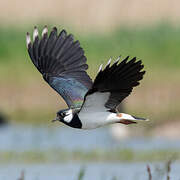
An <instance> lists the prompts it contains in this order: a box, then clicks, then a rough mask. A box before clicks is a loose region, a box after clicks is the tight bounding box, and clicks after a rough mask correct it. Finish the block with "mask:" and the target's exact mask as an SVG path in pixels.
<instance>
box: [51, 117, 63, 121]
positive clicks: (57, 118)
mask: <svg viewBox="0 0 180 180" xmlns="http://www.w3.org/2000/svg"><path fill="white" fill-rule="evenodd" d="M60 120H61V119H60V117H59V116H58V115H56V118H55V119H53V120H52V121H51V122H55V121H60Z"/></svg>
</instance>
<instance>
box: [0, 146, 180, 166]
mask: <svg viewBox="0 0 180 180" xmlns="http://www.w3.org/2000/svg"><path fill="white" fill-rule="evenodd" d="M170 159H173V160H180V152H179V151H178V150H173V149H169V150H168V149H162V150H160V149H159V150H141V151H134V150H132V149H117V150H112V151H107V150H102V149H101V150H93V151H82V150H76V151H67V150H64V149H49V150H44V151H40V150H30V151H22V152H18V151H14V150H13V151H0V161H1V163H9V162H11V163H13V162H16V163H32V164H33V163H60V162H61V163H63V162H73V161H74V162H79V161H82V162H166V161H168V160H170Z"/></svg>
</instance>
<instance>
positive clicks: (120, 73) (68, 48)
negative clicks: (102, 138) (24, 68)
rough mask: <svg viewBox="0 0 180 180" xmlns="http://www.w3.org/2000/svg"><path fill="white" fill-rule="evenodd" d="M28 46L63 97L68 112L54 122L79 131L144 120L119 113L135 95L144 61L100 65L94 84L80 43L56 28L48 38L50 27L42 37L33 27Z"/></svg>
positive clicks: (48, 81) (27, 36)
mask: <svg viewBox="0 0 180 180" xmlns="http://www.w3.org/2000/svg"><path fill="white" fill-rule="evenodd" d="M26 45H27V50H28V53H29V56H30V58H31V60H32V63H33V64H34V65H35V67H36V68H37V69H38V71H39V72H40V73H41V74H42V76H43V78H44V80H45V81H46V82H47V83H48V84H49V85H50V86H51V87H52V88H53V89H54V90H55V91H56V92H57V93H58V94H59V95H61V96H62V97H63V99H64V100H65V102H66V103H67V105H68V109H63V110H60V111H58V112H57V114H56V118H55V119H54V120H53V121H60V122H63V123H64V124H66V125H68V126H70V127H73V128H80V129H94V128H98V127H101V126H104V125H107V124H113V123H122V124H125V125H127V124H132V123H137V122H138V121H140V120H146V119H145V118H138V117H135V116H132V115H129V114H125V113H123V112H120V111H119V109H118V106H119V104H120V103H121V102H122V101H123V100H124V99H125V98H126V97H127V96H128V95H129V94H130V93H131V92H132V89H133V88H134V87H135V86H138V85H139V81H140V80H141V79H142V78H143V75H144V74H145V71H143V70H142V69H143V68H144V66H143V65H142V62H141V61H140V60H139V61H137V60H136V57H134V58H132V59H131V60H129V56H128V57H126V58H125V59H124V60H122V61H120V58H118V59H117V60H116V61H114V62H113V63H111V59H110V60H109V61H108V63H107V64H106V66H105V67H104V68H103V66H102V65H101V66H100V68H99V71H98V73H97V76H96V78H95V80H94V81H92V79H91V78H90V77H89V75H88V74H87V72H86V70H87V69H88V65H87V64H86V61H87V59H86V57H85V55H84V51H83V49H82V48H81V46H80V43H79V41H78V40H76V41H75V40H74V37H73V35H72V34H67V32H66V31H65V30H62V31H61V32H60V33H59V34H58V32H57V28H56V27H54V28H53V29H52V31H51V32H50V34H49V35H48V28H47V26H45V27H44V29H43V30H42V36H41V37H40V36H39V33H38V29H37V27H35V28H34V32H33V40H32V41H31V37H30V34H29V33H27V35H26Z"/></svg>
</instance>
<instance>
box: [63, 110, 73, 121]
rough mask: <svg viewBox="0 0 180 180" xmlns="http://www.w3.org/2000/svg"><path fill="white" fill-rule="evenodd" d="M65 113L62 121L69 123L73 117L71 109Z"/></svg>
mask: <svg viewBox="0 0 180 180" xmlns="http://www.w3.org/2000/svg"><path fill="white" fill-rule="evenodd" d="M67 114H68V115H66V116H65V117H64V121H65V122H67V123H69V122H71V120H72V118H73V114H72V110H69V112H68V113H67Z"/></svg>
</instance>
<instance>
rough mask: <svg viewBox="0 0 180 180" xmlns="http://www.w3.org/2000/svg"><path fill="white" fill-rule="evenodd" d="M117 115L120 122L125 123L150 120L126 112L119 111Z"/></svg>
mask: <svg viewBox="0 0 180 180" xmlns="http://www.w3.org/2000/svg"><path fill="white" fill-rule="evenodd" d="M117 117H118V119H119V121H118V123H122V124H125V125H128V124H133V123H137V122H139V121H149V120H148V119H145V118H140V117H136V116H132V115H129V114H125V113H118V114H117Z"/></svg>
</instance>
